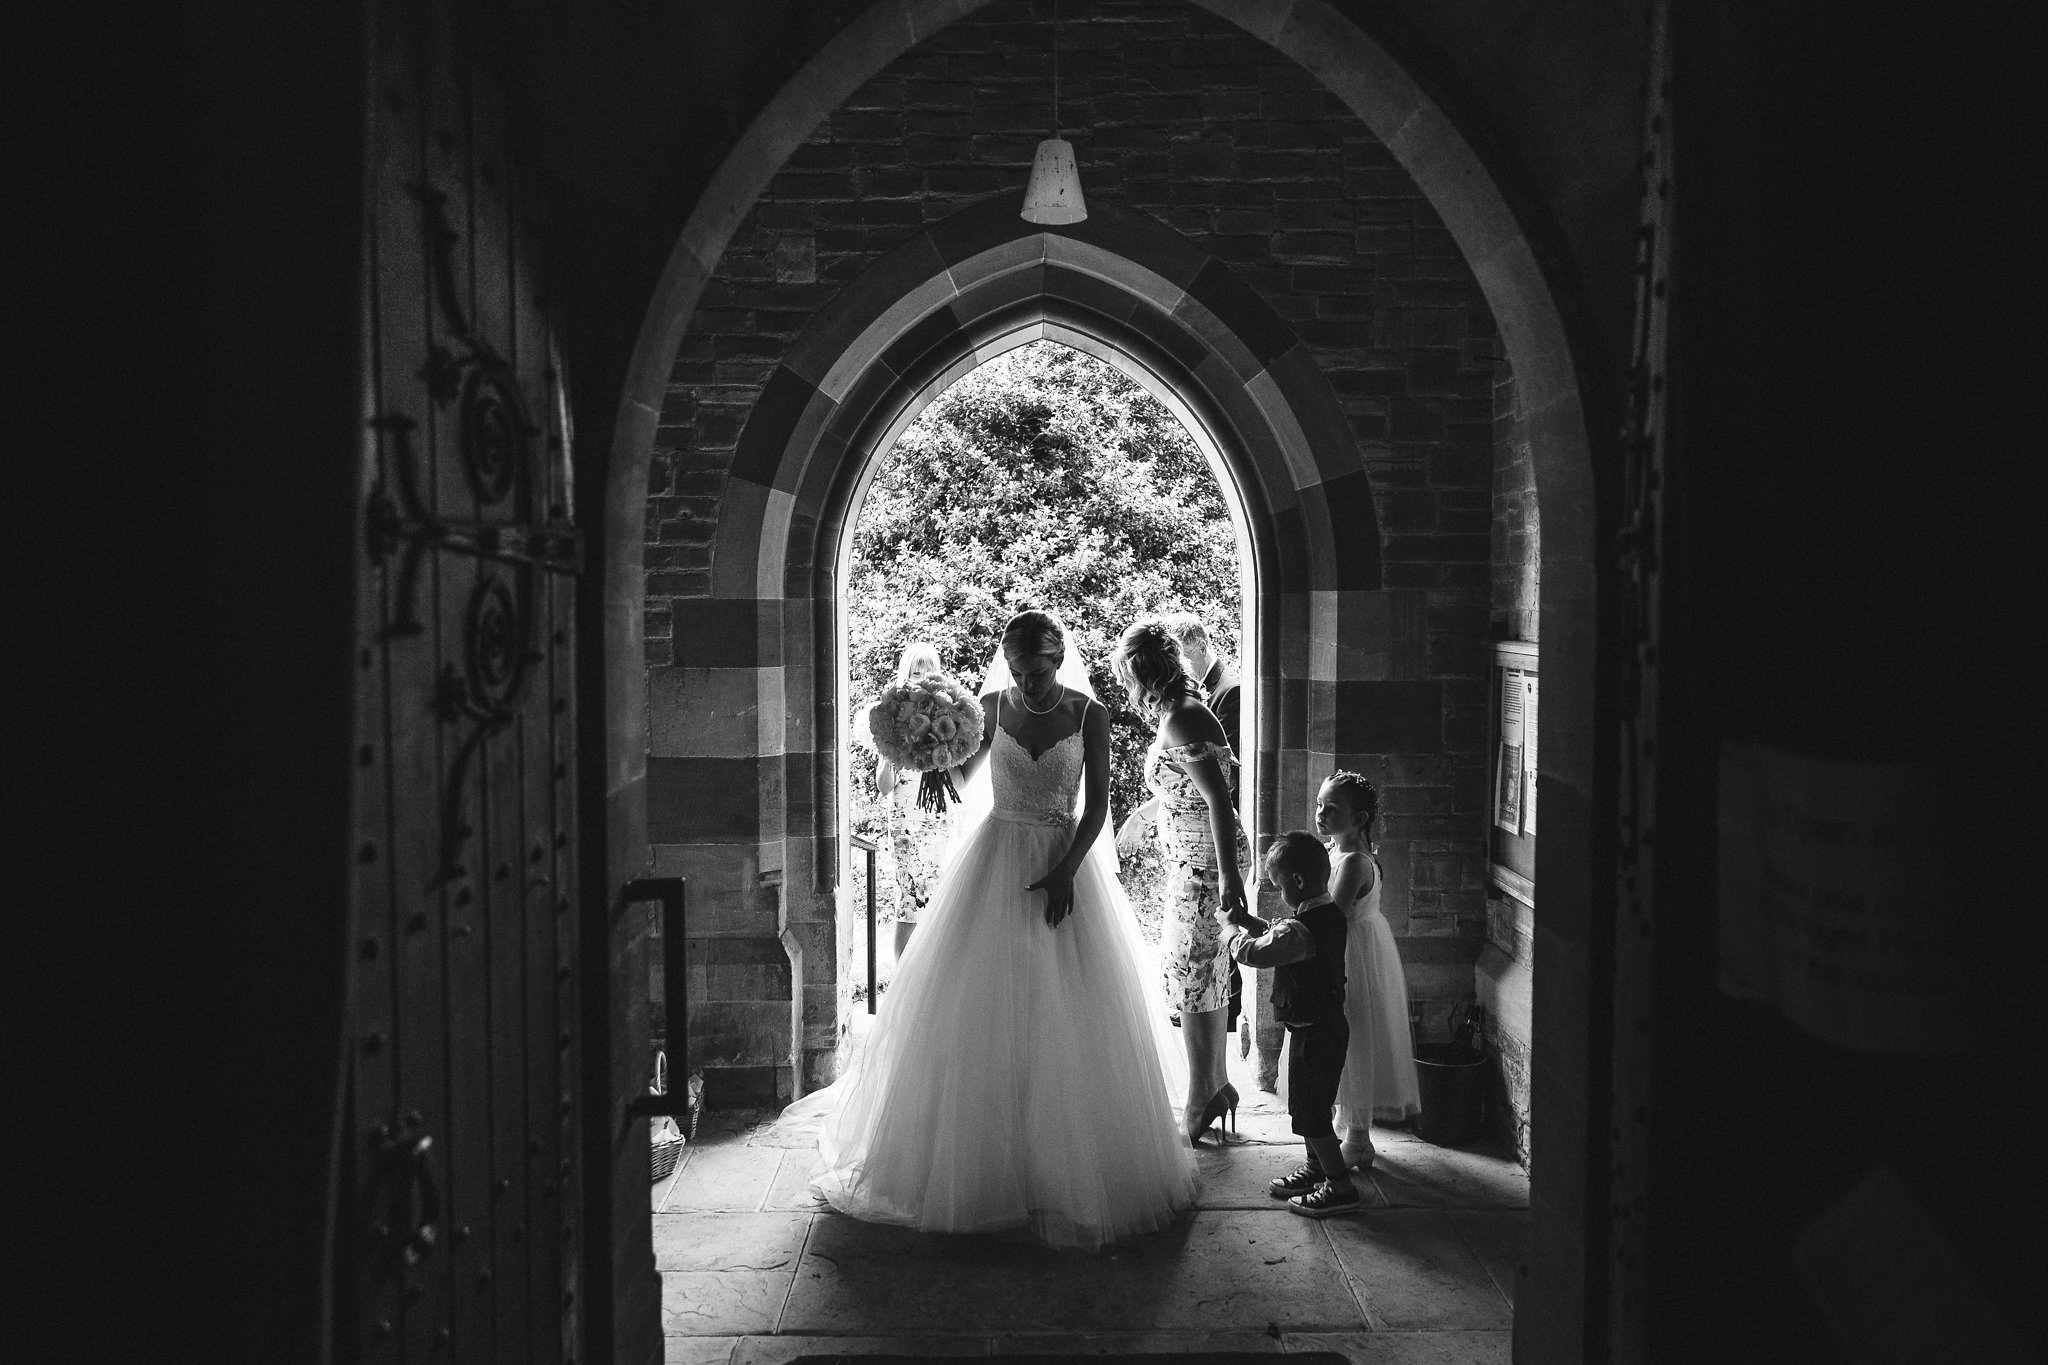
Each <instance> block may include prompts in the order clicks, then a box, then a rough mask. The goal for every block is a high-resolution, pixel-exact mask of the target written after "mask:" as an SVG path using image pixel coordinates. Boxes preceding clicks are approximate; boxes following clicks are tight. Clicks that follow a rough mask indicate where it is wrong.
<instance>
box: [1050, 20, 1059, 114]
mask: <svg viewBox="0 0 2048 1365" xmlns="http://www.w3.org/2000/svg"><path fill="white" fill-rule="evenodd" d="M1052 135H1053V136H1054V137H1058V136H1059V135H1060V0H1052Z"/></svg>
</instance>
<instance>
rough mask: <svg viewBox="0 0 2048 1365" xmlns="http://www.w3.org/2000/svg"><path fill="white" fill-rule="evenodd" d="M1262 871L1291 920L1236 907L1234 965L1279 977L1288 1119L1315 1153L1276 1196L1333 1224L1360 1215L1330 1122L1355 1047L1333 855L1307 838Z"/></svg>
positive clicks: (1290, 842) (1278, 848)
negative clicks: (1270, 920) (1337, 1217)
mask: <svg viewBox="0 0 2048 1365" xmlns="http://www.w3.org/2000/svg"><path fill="white" fill-rule="evenodd" d="M1265 872H1266V880H1267V881H1269V882H1271V883H1272V884H1273V886H1274V887H1275V888H1276V889H1277V890H1278V891H1279V892H1280V897H1281V899H1282V900H1284V901H1286V902H1287V908H1288V909H1290V910H1292V911H1293V912H1294V916H1293V918H1291V919H1284V920H1281V921H1280V922H1279V923H1277V924H1270V925H1269V924H1267V923H1266V922H1265V921H1264V920H1262V919H1260V918H1258V917H1257V916H1256V915H1253V914H1251V913H1250V912H1248V911H1246V910H1244V909H1243V908H1242V907H1239V908H1237V909H1235V910H1234V911H1232V912H1231V913H1229V914H1228V916H1227V921H1228V923H1229V925H1230V930H1231V931H1234V932H1230V933H1229V939H1228V942H1229V947H1230V956H1231V958H1232V959H1233V960H1234V961H1237V962H1241V963H1243V964H1244V965H1245V966H1247V967H1272V968H1275V969H1276V970H1275V971H1274V973H1273V1012H1274V1014H1275V1015H1276V1016H1277V1017H1278V1018H1279V1020H1280V1022H1281V1023H1282V1024H1283V1025H1285V1026H1286V1028H1287V1115H1288V1117H1289V1118H1291V1119H1293V1120H1294V1131H1295V1132H1297V1133H1299V1134H1301V1138H1302V1141H1303V1142H1304V1143H1306V1144H1307V1146H1308V1161H1307V1163H1306V1164H1304V1165H1303V1166H1302V1167H1301V1168H1300V1169H1299V1170H1296V1171H1294V1172H1292V1173H1291V1174H1289V1175H1284V1176H1282V1177H1280V1178H1279V1179H1278V1180H1275V1181H1274V1182H1273V1184H1272V1187H1271V1192H1272V1195H1273V1197H1274V1198H1275V1199H1285V1200H1286V1201H1287V1207H1288V1208H1289V1209H1291V1210H1293V1211H1294V1212H1295V1213H1298V1214H1300V1215H1302V1216H1303V1217H1304V1218H1328V1217H1330V1216H1331V1215H1332V1214H1338V1213H1350V1212H1351V1211H1352V1210H1354V1209H1356V1208H1358V1207H1359V1197H1358V1190H1357V1188H1356V1187H1355V1186H1354V1185H1352V1183H1351V1177H1350V1175H1349V1174H1348V1173H1347V1172H1346V1171H1345V1162H1344V1156H1343V1152H1342V1147H1341V1144H1340V1143H1339V1142H1338V1140H1337V1130H1336V1128H1335V1127H1334V1126H1333V1125H1332V1124H1331V1122H1330V1107H1331V1106H1332V1105H1334V1104H1335V1103H1336V1102H1337V1080H1338V1078H1339V1077H1340V1076H1342V1075H1343V1072H1344V1057H1345V1053H1346V1051H1347V1050H1348V1048H1349V1047H1350V1042H1351V1026H1350V1025H1349V1024H1348V1023H1346V1022H1345V1020H1344V912H1343V911H1342V910H1339V909H1338V908H1337V907H1336V906H1335V905H1334V904H1332V903H1331V900H1330V896H1329V883H1330V855H1329V854H1328V853H1327V852H1326V851H1325V850H1324V848H1323V844H1322V841H1321V840H1320V839H1318V838H1316V836H1315V835H1313V834H1310V833H1309V832H1308V831H1306V830H1298V829H1297V830H1291V831H1289V832H1288V833H1286V834H1283V835H1281V836H1280V837H1279V838H1277V839H1275V840H1274V841H1273V842H1272V844H1271V845H1269V846H1268V847H1267V849H1266V864H1265ZM1219 913H1221V912H1219Z"/></svg>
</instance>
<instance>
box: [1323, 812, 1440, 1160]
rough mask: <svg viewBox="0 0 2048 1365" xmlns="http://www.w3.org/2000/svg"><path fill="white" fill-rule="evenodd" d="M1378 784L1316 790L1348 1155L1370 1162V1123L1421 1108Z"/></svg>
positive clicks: (1340, 1125)
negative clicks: (1338, 919) (1333, 944)
mask: <svg viewBox="0 0 2048 1365" xmlns="http://www.w3.org/2000/svg"><path fill="white" fill-rule="evenodd" d="M1379 816H1380V793H1379V789H1378V788H1377V787H1375V786H1373V784H1372V783H1371V782H1369V781H1367V780H1366V779H1365V778H1363V777H1361V776H1360V775H1359V774H1357V773H1348V772H1336V773H1332V774H1331V775H1330V777H1329V780H1328V781H1326V782H1324V783H1323V785H1322V788H1321V789H1320V790H1319V791H1318V792H1317V793H1316V829H1317V830H1318V831H1319V832H1320V833H1321V834H1322V835H1323V836H1324V837H1325V838H1326V839H1328V840H1329V847H1330V899H1332V900H1334V901H1335V902H1336V903H1337V904H1338V905H1339V906H1341V907H1342V908H1343V910H1344V915H1345V918H1346V920H1347V921H1348V932H1347V933H1346V934H1345V938H1344V976H1345V991H1344V1014H1345V1018H1346V1019H1347V1020H1348V1021H1349V1022H1350V1024H1351V1048H1350V1052H1349V1054H1348V1055H1347V1056H1346V1058H1345V1061H1344V1078H1343V1080H1341V1081H1340V1082H1339V1083H1338V1086H1337V1131H1338V1133H1339V1135H1340V1136H1341V1137H1342V1139H1343V1153H1344V1160H1345V1162H1346V1163H1347V1164H1348V1165H1351V1166H1356V1167H1357V1168H1358V1169H1360V1170H1365V1169H1367V1168H1369V1167H1370V1166H1371V1165H1372V1161H1373V1147H1372V1121H1373V1120H1374V1119H1375V1118H1377V1119H1379V1120H1380V1121H1381V1122H1382V1123H1399V1122H1400V1121H1401V1120H1403V1119H1405V1118H1408V1117H1409V1116H1410V1115H1412V1114H1417V1113H1420V1112H1421V1110H1422V1098H1421V1090H1420V1087H1418V1086H1417V1084H1416V1081H1415V1051H1414V1048H1413V1046H1412V1045H1411V1043H1410V1041H1409V1037H1408V983H1407V980H1406V978H1405V977H1404V976H1403V975H1402V972H1401V955H1400V953H1399V951H1398V950H1396V949H1395V947H1394V931H1393V930H1392V929H1391V928H1389V927H1388V925H1387V917H1386V916H1385V915H1383V914H1381V913H1380V865H1379V859H1378V857H1377V854H1378V853H1379V847H1378V844H1377V842H1376V840H1375V838H1374V836H1375V834H1376V833H1377V832H1378V825H1379Z"/></svg>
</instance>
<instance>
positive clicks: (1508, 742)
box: [1493, 668, 1524, 834]
mask: <svg viewBox="0 0 2048 1365" xmlns="http://www.w3.org/2000/svg"><path fill="white" fill-rule="evenodd" d="M1523 747H1524V745H1523V729H1522V670H1520V669H1519V668H1510V669H1507V670H1505V671H1504V672H1503V673H1502V674H1501V683H1500V752H1499V753H1498V754H1496V755H1495V757H1494V773H1495V774H1496V777H1495V782H1494V799H1493V823H1494V824H1496V825H1498V826H1500V827H1501V828H1502V829H1504V830H1506V831H1507V832H1508V833H1510V834H1520V833H1521V832H1522V768H1523V759H1522V750H1523Z"/></svg>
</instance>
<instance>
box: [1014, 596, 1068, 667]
mask: <svg viewBox="0 0 2048 1365" xmlns="http://www.w3.org/2000/svg"><path fill="white" fill-rule="evenodd" d="M1003 653H1005V654H1010V653H1018V654H1022V655H1024V656H1025V657H1026V658H1036V657H1038V656H1039V655H1042V654H1049V655H1051V656H1052V657H1054V658H1056V659H1064V658H1066V657H1067V628H1066V626H1065V625H1063V624H1062V623H1061V621H1060V618H1059V617H1058V616H1056V615H1054V614H1053V613H1052V612H1049V611H1040V610H1038V609H1037V608H1036V607H1033V608H1030V609H1028V610H1025V611H1020V612H1018V613H1017V614H1016V615H1015V616H1012V617H1011V618H1010V623H1009V624H1008V625H1006V626H1004V627H1003Z"/></svg>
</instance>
